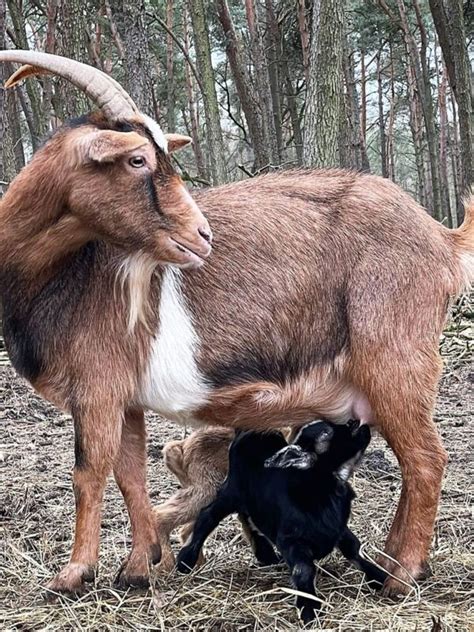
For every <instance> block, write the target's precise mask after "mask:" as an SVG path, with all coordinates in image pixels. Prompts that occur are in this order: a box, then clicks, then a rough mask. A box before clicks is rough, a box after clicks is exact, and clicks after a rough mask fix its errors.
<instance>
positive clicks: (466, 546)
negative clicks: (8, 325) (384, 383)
mask: <svg viewBox="0 0 474 632" xmlns="http://www.w3.org/2000/svg"><path fill="white" fill-rule="evenodd" d="M472 319H473V305H472V302H471V303H470V304H469V303H468V302H467V301H466V302H464V304H463V306H462V309H461V310H460V312H458V313H457V316H456V318H455V321H454V323H453V324H452V325H451V326H450V328H449V329H448V330H447V332H446V336H445V337H444V339H443V342H442V352H443V355H444V356H445V360H446V362H445V365H446V366H445V371H444V375H443V379H442V383H441V390H440V396H439V400H438V404H437V409H436V417H435V419H436V423H437V425H438V429H439V432H440V434H441V435H442V437H443V440H444V444H445V446H446V448H447V450H448V453H449V465H448V468H447V473H446V476H445V480H444V484H443V492H442V497H441V505H440V513H439V519H438V522H437V526H436V535H435V541H434V545H433V550H432V555H431V560H430V562H431V566H432V570H433V575H432V577H430V578H429V579H427V580H425V581H423V582H422V583H420V584H419V585H418V586H417V587H416V589H415V590H414V591H413V592H412V594H411V595H409V596H408V597H406V598H405V599H402V600H399V601H391V600H389V599H385V598H382V597H381V596H379V595H377V594H373V593H371V592H370V590H369V589H368V588H367V586H366V585H364V582H363V580H362V576H361V573H360V572H359V571H357V570H356V569H354V568H351V567H350V566H349V565H348V563H347V562H346V561H345V560H343V559H342V558H341V556H340V555H335V554H334V555H332V556H331V557H329V558H327V559H326V560H324V562H323V563H322V564H321V565H320V566H319V575H318V580H317V585H318V588H319V589H320V591H321V592H320V596H321V597H322V598H323V599H324V600H325V602H326V605H325V606H324V611H325V614H324V618H322V620H321V626H322V628H324V629H327V630H341V631H348V632H349V631H351V632H352V631H357V630H360V631H362V630H364V631H367V630H377V631H382V630H395V631H398V630H400V631H401V630H403V631H405V630H406V631H413V630H419V631H423V632H425V631H426V632H429V631H431V632H441V631H448V630H449V631H453V632H454V631H455V632H464V631H466V632H467V631H468V630H471V631H472V630H474V524H473V520H472V515H471V511H472V506H473V492H474V459H473V456H472V451H473V447H474V425H473V423H472V421H473V418H474V388H473V384H474V366H473V343H474V336H473V320H472ZM148 422H149V423H148V427H149V432H150V441H149V476H150V489H151V496H152V500H153V502H154V503H155V504H158V503H160V502H163V501H164V500H166V499H167V498H168V497H169V495H170V494H171V493H173V492H174V491H175V490H176V489H177V482H176V480H175V479H174V478H173V477H172V476H171V475H170V474H169V473H168V472H167V471H166V470H165V468H164V466H163V460H162V457H161V449H162V447H163V444H164V443H165V442H166V441H168V440H170V439H176V438H180V437H182V436H183V433H184V430H183V428H181V427H179V426H178V425H173V424H170V423H167V422H165V421H163V420H161V419H160V418H159V417H157V416H156V415H150V416H149V419H148ZM72 465H73V434H72V424H71V423H70V419H69V418H68V416H67V415H64V414H61V413H59V412H57V411H56V410H55V409H54V408H53V407H52V406H50V405H49V404H47V403H46V402H44V401H43V400H41V399H40V398H39V397H37V396H36V395H35V394H34V393H33V391H32V389H31V388H30V387H29V386H28V385H27V384H26V383H25V382H24V381H23V380H21V379H19V378H18V377H17V376H16V375H15V373H14V371H13V369H12V368H11V367H10V366H9V364H8V361H7V360H6V355H5V353H3V354H2V353H0V481H1V483H0V629H1V630H25V631H27V630H28V631H29V630H84V631H87V632H89V631H93V630H94V631H95V630H100V631H102V630H110V631H112V630H113V631H114V632H115V631H122V630H123V631H125V630H216V631H217V630H223V631H227V630H293V629H296V628H297V627H298V626H299V623H298V618H297V612H296V609H295V608H294V607H293V596H292V595H291V594H290V592H289V590H288V589H289V586H290V583H289V577H288V573H287V571H286V569H284V568H283V567H275V568H272V569H268V568H267V569H260V568H258V567H257V566H256V564H255V562H254V560H253V558H252V555H251V551H250V548H249V546H248V545H247V543H246V542H245V540H244V539H243V537H242V534H241V531H240V526H239V523H238V521H237V520H236V519H233V518H229V519H227V520H226V521H225V522H224V523H223V524H222V525H221V526H220V527H219V528H218V529H217V530H216V532H215V533H214V535H213V536H212V537H211V539H210V540H209V542H208V545H207V549H206V550H207V559H208V562H207V563H206V564H205V565H204V566H203V567H201V568H200V569H198V570H197V571H196V572H195V573H193V574H192V575H190V576H182V575H178V574H171V575H169V576H168V577H154V579H153V587H152V588H151V589H149V590H146V591H141V592H132V591H128V592H121V591H118V590H116V589H114V588H113V579H114V576H115V573H116V571H117V569H118V568H119V566H120V562H121V560H122V558H123V557H124V556H125V553H126V551H127V548H128V547H129V545H130V530H129V525H128V519H127V514H126V511H125V508H124V505H123V502H122V499H121V497H120V495H119V493H118V490H117V488H116V486H115V485H113V484H112V483H110V484H109V486H108V488H107V494H106V502H105V508H104V517H103V523H102V527H103V528H102V547H101V556H100V563H99V568H98V574H97V579H96V580H95V583H94V584H92V585H91V586H90V589H89V591H88V593H87V594H86V595H85V596H83V597H82V598H79V599H69V598H61V599H60V600H59V601H57V602H55V603H48V602H46V601H45V599H44V592H43V591H44V586H45V584H46V583H47V581H48V580H49V579H50V577H51V575H52V573H53V572H54V571H56V570H57V569H58V568H59V566H60V565H62V564H64V563H65V562H66V561H67V558H68V553H69V550H70V546H71V534H72V527H73V519H74V500H73V493H72V487H71V469H72ZM354 487H355V489H356V492H357V495H358V499H357V500H356V501H355V504H354V514H353V517H352V520H351V524H352V527H353V529H354V531H355V533H356V534H357V535H358V536H359V538H360V539H361V540H362V541H363V542H364V544H365V550H366V552H367V553H368V554H369V555H375V553H376V551H377V550H378V549H380V548H382V546H383V542H384V537H385V535H386V533H387V531H388V528H389V525H390V522H391V520H392V517H393V514H394V511H395V507H396V503H397V499H398V496H399V493H400V488H401V479H400V473H399V470H398V467H397V465H396V462H395V460H394V458H393V456H392V454H391V452H390V451H389V450H388V448H387V447H386V445H385V444H384V443H383V441H382V440H381V439H380V438H379V437H377V438H376V439H375V440H374V441H373V443H372V444H371V446H370V449H369V451H368V453H367V455H366V457H365V459H364V461H363V463H362V464H361V466H360V467H359V469H358V471H357V472H356V474H355V477H354ZM176 544H177V542H176V541H175V545H176Z"/></svg>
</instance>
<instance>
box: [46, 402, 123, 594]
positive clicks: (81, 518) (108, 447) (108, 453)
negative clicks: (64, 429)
mask: <svg viewBox="0 0 474 632" xmlns="http://www.w3.org/2000/svg"><path fill="white" fill-rule="evenodd" d="M104 410H106V411H107V412H106V413H105V414H104V412H103V411H104ZM72 413H73V418H74V430H75V466H74V473H73V486H74V496H75V501H76V528H75V535H74V545H73V550H72V553H71V558H70V561H69V563H68V564H67V565H66V566H65V567H64V568H63V569H62V570H61V571H60V572H59V573H58V574H57V575H56V576H55V577H54V578H53V579H52V580H51V581H50V582H49V584H48V585H47V590H48V591H51V592H60V593H73V594H81V593H82V592H83V591H84V588H85V582H86V581H91V580H92V579H93V577H94V568H95V565H96V562H97V558H98V555H99V538H100V520H101V506H102V498H103V494H104V489H105V484H106V481H107V476H108V475H109V473H110V471H111V470H112V466H113V463H114V460H115V457H116V455H117V452H118V449H119V444H120V433H121V427H122V415H121V410H120V408H118V407H114V406H113V405H112V404H110V403H105V402H104V404H103V405H102V406H98V405H97V406H95V407H89V408H88V407H85V406H76V407H75V409H74V410H73V411H72Z"/></svg>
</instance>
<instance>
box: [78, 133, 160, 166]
mask: <svg viewBox="0 0 474 632" xmlns="http://www.w3.org/2000/svg"><path fill="white" fill-rule="evenodd" d="M74 144H75V150H76V158H77V160H78V162H79V164H84V163H87V162H101V163H105V162H114V161H115V160H117V158H119V157H120V156H123V155H124V154H128V153H129V152H131V151H134V150H135V149H139V148H140V147H144V146H145V145H147V144H149V141H148V140H147V138H145V137H144V136H141V135H140V134H137V133H136V132H115V131H113V130H100V131H95V132H89V133H88V134H85V135H83V136H79V137H78V138H76V139H75V141H74Z"/></svg>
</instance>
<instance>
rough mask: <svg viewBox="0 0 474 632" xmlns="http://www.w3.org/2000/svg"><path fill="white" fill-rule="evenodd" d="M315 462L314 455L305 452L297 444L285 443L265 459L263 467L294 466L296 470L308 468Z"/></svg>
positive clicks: (281, 467) (282, 467)
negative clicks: (284, 445)
mask: <svg viewBox="0 0 474 632" xmlns="http://www.w3.org/2000/svg"><path fill="white" fill-rule="evenodd" d="M315 463H316V455H315V454H313V453H311V452H305V451H304V450H302V449H301V448H300V446H299V445H287V446H286V447H284V448H282V449H281V450H278V452H277V453H276V454H274V455H273V456H271V457H270V458H269V459H267V460H266V461H265V467H276V468H280V469H284V468H288V467H294V468H296V469H298V470H309V468H310V467H313V465H314V464H315Z"/></svg>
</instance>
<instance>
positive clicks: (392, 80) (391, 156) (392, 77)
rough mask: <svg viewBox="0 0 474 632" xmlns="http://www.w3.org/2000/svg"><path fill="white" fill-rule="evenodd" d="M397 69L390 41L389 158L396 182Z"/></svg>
mask: <svg viewBox="0 0 474 632" xmlns="http://www.w3.org/2000/svg"><path fill="white" fill-rule="evenodd" d="M395 99H396V94H395V69H394V62H393V47H392V43H391V42H390V110H389V114H388V133H387V159H388V177H389V178H390V180H392V182H395V179H396V177H395V139H394V128H395V107H396V102H395Z"/></svg>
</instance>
